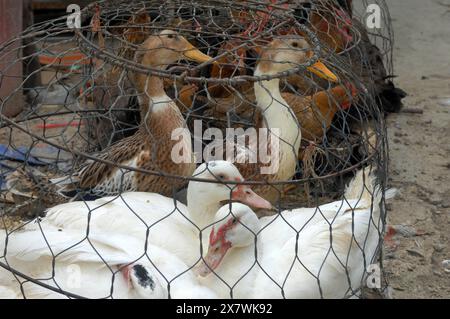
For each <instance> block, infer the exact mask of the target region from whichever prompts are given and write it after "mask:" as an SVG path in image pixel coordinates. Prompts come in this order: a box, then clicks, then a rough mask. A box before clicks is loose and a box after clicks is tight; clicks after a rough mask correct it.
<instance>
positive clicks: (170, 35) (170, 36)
mask: <svg viewBox="0 0 450 319" xmlns="http://www.w3.org/2000/svg"><path fill="white" fill-rule="evenodd" d="M167 37H168V38H169V39H173V38H175V35H174V34H168V35H167Z"/></svg>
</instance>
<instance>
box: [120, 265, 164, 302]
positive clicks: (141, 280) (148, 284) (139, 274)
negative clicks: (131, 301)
mask: <svg viewBox="0 0 450 319" xmlns="http://www.w3.org/2000/svg"><path fill="white" fill-rule="evenodd" d="M121 272H122V274H123V276H124V278H125V280H126V282H127V283H128V287H129V289H130V290H131V291H132V292H133V293H134V296H135V297H136V298H142V299H161V298H165V296H166V292H165V289H164V288H163V287H162V285H161V283H160V282H159V280H158V278H156V276H155V275H154V274H153V272H152V271H151V269H150V268H149V267H147V266H145V265H143V264H141V263H134V264H131V265H128V266H124V267H123V268H122V269H121Z"/></svg>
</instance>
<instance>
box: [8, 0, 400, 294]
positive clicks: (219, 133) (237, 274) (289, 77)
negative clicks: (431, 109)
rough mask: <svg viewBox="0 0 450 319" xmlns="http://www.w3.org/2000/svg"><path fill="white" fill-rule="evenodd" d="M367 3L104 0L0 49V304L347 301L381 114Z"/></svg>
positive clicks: (373, 250)
mask: <svg viewBox="0 0 450 319" xmlns="http://www.w3.org/2000/svg"><path fill="white" fill-rule="evenodd" d="M362 2H363V6H361V5H360V4H358V5H355V7H353V4H352V1H319V0H317V1H310V2H303V1H250V0H249V1H239V2H236V1H227V0H214V1H194V0H192V1H169V0H167V1H150V0H149V1H99V2H95V3H92V4H91V5H89V6H87V7H86V8H85V9H83V10H82V11H81V12H79V13H74V14H72V15H70V16H68V17H63V18H60V19H56V20H52V21H48V22H44V23H40V24H37V25H34V26H32V27H30V28H28V29H27V30H25V31H24V32H23V33H22V34H20V35H17V36H16V37H15V38H14V39H11V40H9V41H7V42H5V43H3V44H2V45H1V46H0V92H1V95H0V105H1V108H2V110H4V109H6V108H10V107H11V106H15V105H20V106H23V111H22V112H20V114H19V115H17V116H16V117H15V118H8V117H7V116H5V115H4V114H2V115H1V138H2V145H1V147H2V150H1V154H0V155H1V159H2V162H1V166H0V167H1V172H2V173H1V178H2V190H1V198H2V204H1V205H2V213H1V222H0V224H1V227H0V228H2V230H1V231H2V232H1V234H2V235H1V236H2V237H1V245H2V246H1V247H2V249H1V250H0V294H4V296H10V297H25V298H43V297H65V298H86V297H87V298H166V297H171V298H217V297H219V298H228V297H232V298H262V297H269V298H320V297H324V298H346V297H347V298H348V297H360V296H362V293H361V289H362V288H364V287H366V286H367V285H366V276H367V272H368V271H369V270H368V269H369V268H370V267H369V266H373V265H374V264H375V265H377V261H378V259H379V255H380V254H381V243H382V239H383V232H384V220H385V217H386V216H385V210H384V200H385V197H389V196H391V194H390V193H389V192H387V193H386V192H385V188H386V187H385V186H386V167H387V153H386V152H387V148H386V139H385V127H384V114H385V112H386V111H392V110H395V108H396V105H394V104H395V103H390V102H391V101H389V100H388V99H387V98H386V95H387V94H386V91H389V89H390V88H391V86H393V84H392V82H390V75H391V73H392V59H391V54H392V50H391V48H392V40H393V35H392V29H391V26H390V23H389V13H388V10H387V6H386V4H385V2H384V1H382V0H378V1H371V3H372V4H373V3H375V4H377V5H378V7H379V8H380V9H381V11H380V12H381V13H382V15H381V17H380V23H381V25H380V26H379V28H376V29H368V28H367V26H366V25H365V21H366V18H367V14H366V11H365V8H366V6H367V5H368V4H367V3H366V2H365V1H362ZM70 19H72V20H70ZM77 19H79V20H77ZM69 21H72V22H73V21H75V22H77V21H80V25H79V26H78V27H76V28H69V27H68V22H69ZM71 26H73V25H71ZM11 83H15V85H14V88H13V89H12V90H8V91H6V90H5V89H4V88H5V87H6V85H7V84H8V85H9V86H11V85H10V84H11ZM2 86H3V87H4V88H3V89H1V88H2ZM347 184H348V185H347ZM346 185H347V186H346ZM384 287H385V285H384V284H382V285H378V286H377V287H376V288H384ZM371 288H373V287H371Z"/></svg>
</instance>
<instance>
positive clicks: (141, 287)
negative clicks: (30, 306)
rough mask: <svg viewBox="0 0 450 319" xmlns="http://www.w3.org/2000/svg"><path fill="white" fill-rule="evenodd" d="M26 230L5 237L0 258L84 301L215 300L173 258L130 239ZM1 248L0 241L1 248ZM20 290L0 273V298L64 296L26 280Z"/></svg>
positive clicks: (38, 226) (8, 275)
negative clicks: (137, 299)
mask: <svg viewBox="0 0 450 319" xmlns="http://www.w3.org/2000/svg"><path fill="white" fill-rule="evenodd" d="M32 227H34V230H31V229H28V230H26V231H19V232H14V233H12V234H10V235H9V237H8V245H7V253H6V254H5V256H4V258H2V259H4V260H5V261H7V263H8V265H10V266H11V267H12V268H14V269H15V270H18V271H20V272H21V273H23V274H25V275H27V276H29V277H32V278H34V279H39V280H40V282H42V283H45V284H48V285H50V286H52V287H54V288H60V289H62V290H63V291H66V292H70V293H72V294H75V295H78V296H82V297H87V298H108V297H111V298H121V299H122V298H146V299H161V298H167V297H169V296H170V297H171V298H189V299H190V298H216V297H217V296H216V294H215V293H214V292H213V291H211V290H210V289H208V288H206V287H202V286H201V285H199V284H198V281H197V279H196V278H195V276H194V275H193V274H192V273H191V272H186V273H183V271H184V270H185V269H186V265H185V264H184V263H183V262H182V261H180V260H179V259H178V258H177V257H176V256H174V255H173V254H171V253H169V252H167V251H165V250H164V249H161V248H159V247H156V246H154V245H147V248H145V246H144V242H142V241H139V240H137V239H136V238H134V237H131V236H126V235H120V234H110V233H104V234H100V233H98V232H97V234H96V235H93V234H89V236H88V238H89V240H88V239H87V238H86V233H85V231H84V230H63V229H58V228H55V227H53V226H51V225H48V224H47V225H45V224H40V223H39V222H37V223H34V224H32ZM29 228H30V227H29ZM1 235H3V236H4V235H5V233H4V232H3V233H2V234H1ZM44 236H45V237H44ZM4 244H5V241H4V240H3V241H2V243H1V245H0V247H1V249H2V250H3V249H4V248H5V247H4ZM2 245H3V247H2ZM49 247H51V250H50V249H49ZM53 271H54V274H53ZM18 278H20V277H18ZM20 286H21V285H20V283H19V281H18V280H17V279H16V278H15V277H14V276H13V275H12V273H11V272H9V271H6V270H3V269H2V270H0V297H5V298H22V297H26V298H32V299H36V298H39V299H42V298H66V296H65V295H64V294H60V293H58V292H55V291H52V290H50V289H47V288H45V287H42V286H39V285H37V284H34V283H32V282H25V283H24V284H23V286H22V287H23V293H22V291H21V287H20ZM163 287H164V288H163Z"/></svg>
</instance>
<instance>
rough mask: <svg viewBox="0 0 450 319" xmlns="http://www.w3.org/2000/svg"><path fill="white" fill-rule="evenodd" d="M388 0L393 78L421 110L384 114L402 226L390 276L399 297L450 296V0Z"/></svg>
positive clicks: (396, 220)
mask: <svg viewBox="0 0 450 319" xmlns="http://www.w3.org/2000/svg"><path fill="white" fill-rule="evenodd" d="M387 2H388V4H389V6H390V12H391V15H392V18H393V25H394V31H395V45H394V63H395V64H394V67H395V70H394V72H395V74H396V75H398V79H397V80H396V84H397V85H398V86H399V87H401V88H402V89H404V90H405V91H406V92H408V94H409V96H408V97H407V98H406V99H405V109H406V110H410V109H418V110H419V111H420V110H422V111H423V113H422V114H420V113H411V112H401V113H398V114H392V115H390V116H389V117H388V121H387V123H388V134H389V143H390V177H391V182H390V185H391V186H393V187H396V188H399V190H400V195H399V196H397V198H396V199H395V200H393V201H392V202H391V203H390V204H389V206H390V212H389V223H390V224H392V225H396V229H397V230H399V231H398V233H397V235H396V236H395V237H394V238H393V240H392V241H390V242H388V243H387V254H386V256H385V266H386V271H387V278H388V280H389V283H390V285H391V287H392V296H393V297H394V298H450V265H449V264H450V261H448V260H449V259H450V245H449V243H450V179H449V177H450V137H449V136H450V114H449V110H450V1H449V0H441V1H435V0H432V1H423V0H388V1H387ZM399 225H400V227H399ZM403 226H410V227H411V228H408V227H403ZM445 261H447V262H445Z"/></svg>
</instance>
